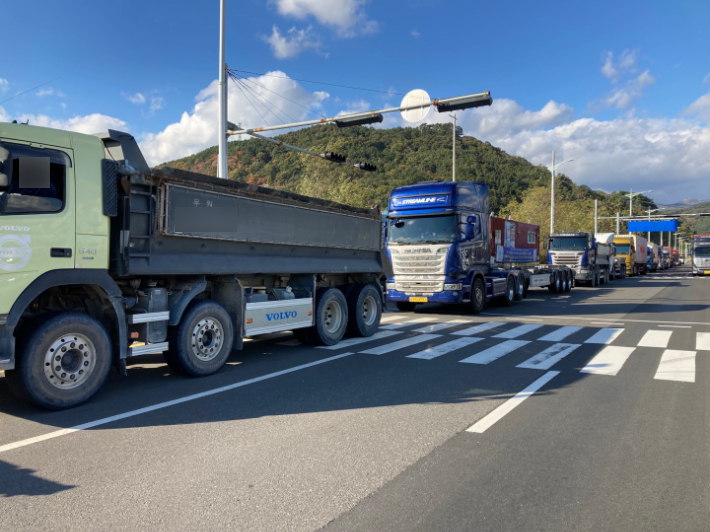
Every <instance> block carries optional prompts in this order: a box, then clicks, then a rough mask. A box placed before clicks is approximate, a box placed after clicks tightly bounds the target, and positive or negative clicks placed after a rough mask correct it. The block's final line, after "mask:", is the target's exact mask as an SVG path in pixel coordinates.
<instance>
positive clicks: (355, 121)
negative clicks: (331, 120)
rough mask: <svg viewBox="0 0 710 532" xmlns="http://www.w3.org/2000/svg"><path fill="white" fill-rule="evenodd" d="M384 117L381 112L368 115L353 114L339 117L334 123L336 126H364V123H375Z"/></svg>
mask: <svg viewBox="0 0 710 532" xmlns="http://www.w3.org/2000/svg"><path fill="white" fill-rule="evenodd" d="M382 120H384V118H383V117H382V115H381V114H375V115H369V116H354V117H352V118H347V117H343V118H339V119H336V120H335V125H336V126H338V127H350V126H364V125H366V124H377V123H379V122H382Z"/></svg>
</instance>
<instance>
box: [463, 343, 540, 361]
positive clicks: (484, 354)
mask: <svg viewBox="0 0 710 532" xmlns="http://www.w3.org/2000/svg"><path fill="white" fill-rule="evenodd" d="M529 343H530V342H528V341H527V340H506V341H505V342H503V343H502V344H498V345H494V346H493V347H489V348H488V349H485V350H484V351H481V352H480V353H476V354H475V355H472V356H470V357H468V358H464V359H463V360H460V361H459V362H463V363H465V364H489V363H491V362H493V361H494V360H498V359H499V358H500V357H503V356H505V355H507V354H508V353H511V352H513V351H515V350H516V349H518V348H520V347H523V346H524V345H528V344H529Z"/></svg>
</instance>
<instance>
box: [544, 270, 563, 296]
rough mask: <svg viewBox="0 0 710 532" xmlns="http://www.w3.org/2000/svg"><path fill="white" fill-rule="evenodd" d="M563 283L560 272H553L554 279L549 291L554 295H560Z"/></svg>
mask: <svg viewBox="0 0 710 532" xmlns="http://www.w3.org/2000/svg"><path fill="white" fill-rule="evenodd" d="M561 283H562V281H561V280H560V272H558V271H554V272H552V279H551V282H550V284H549V285H548V287H547V289H548V290H549V291H550V292H552V293H553V294H558V293H559V292H560V284H561Z"/></svg>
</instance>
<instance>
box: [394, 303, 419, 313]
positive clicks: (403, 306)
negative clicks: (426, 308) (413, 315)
mask: <svg viewBox="0 0 710 532" xmlns="http://www.w3.org/2000/svg"><path fill="white" fill-rule="evenodd" d="M395 305H396V306H397V310H401V311H402V312H412V311H414V307H416V306H417V304H416V303H409V302H408V301H397V302H396V303H395Z"/></svg>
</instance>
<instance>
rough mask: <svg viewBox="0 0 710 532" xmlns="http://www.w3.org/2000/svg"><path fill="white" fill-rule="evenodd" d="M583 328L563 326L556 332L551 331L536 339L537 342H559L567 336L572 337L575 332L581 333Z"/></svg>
mask: <svg viewBox="0 0 710 532" xmlns="http://www.w3.org/2000/svg"><path fill="white" fill-rule="evenodd" d="M583 328H584V327H576V326H574V325H565V326H564V327H560V328H559V329H557V330H556V331H552V332H551V333H549V334H546V335H545V336H543V337H542V338H538V340H543V341H545V342H561V341H562V340H564V339H565V338H567V337H568V336H571V335H573V334H574V333H576V332H577V331H581V330H582V329H583Z"/></svg>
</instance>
